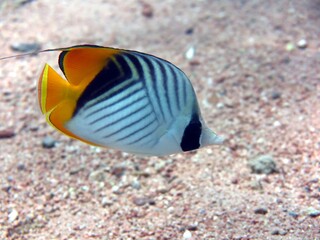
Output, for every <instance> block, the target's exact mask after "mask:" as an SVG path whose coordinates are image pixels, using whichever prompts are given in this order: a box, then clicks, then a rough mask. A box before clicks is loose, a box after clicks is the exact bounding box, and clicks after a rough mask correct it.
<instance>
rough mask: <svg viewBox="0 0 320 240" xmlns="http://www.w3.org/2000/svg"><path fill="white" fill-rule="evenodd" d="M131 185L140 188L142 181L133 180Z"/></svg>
mask: <svg viewBox="0 0 320 240" xmlns="http://www.w3.org/2000/svg"><path fill="white" fill-rule="evenodd" d="M131 187H132V188H133V189H137V190H139V189H140V188H141V184H140V182H139V180H137V179H136V180H133V181H132V182H131Z"/></svg>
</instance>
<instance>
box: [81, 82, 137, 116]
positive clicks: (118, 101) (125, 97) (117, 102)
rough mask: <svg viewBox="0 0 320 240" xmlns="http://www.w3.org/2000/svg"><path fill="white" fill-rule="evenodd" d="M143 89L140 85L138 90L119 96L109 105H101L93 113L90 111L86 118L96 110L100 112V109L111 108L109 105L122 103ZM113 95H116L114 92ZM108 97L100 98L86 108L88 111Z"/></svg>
mask: <svg viewBox="0 0 320 240" xmlns="http://www.w3.org/2000/svg"><path fill="white" fill-rule="evenodd" d="M123 90H125V89H123ZM142 90H143V89H142V87H140V88H138V89H136V90H134V91H132V92H130V93H128V94H127V95H123V96H122V97H121V98H119V99H118V100H117V101H114V102H113V103H110V104H108V105H106V106H103V107H101V108H99V109H97V110H95V111H93V112H92V113H88V114H87V115H86V116H85V118H88V117H90V116H91V114H93V113H96V112H99V111H102V110H103V109H105V108H109V107H112V106H114V105H116V104H120V103H121V102H123V101H124V100H126V99H127V98H128V97H131V96H133V95H135V94H137V93H139V92H140V91H142ZM113 95H114V94H113ZM108 98H109V96H108ZM108 98H104V99H103V100H101V101H100V100H99V101H97V102H94V104H93V105H91V106H89V107H86V108H85V109H86V110H87V111H89V110H90V108H92V107H94V106H95V105H97V104H99V103H102V102H103V101H106V100H107V99H108Z"/></svg>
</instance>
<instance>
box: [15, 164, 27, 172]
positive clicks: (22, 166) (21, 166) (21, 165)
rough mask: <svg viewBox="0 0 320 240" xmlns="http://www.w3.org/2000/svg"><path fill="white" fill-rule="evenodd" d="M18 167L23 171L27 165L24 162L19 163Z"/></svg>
mask: <svg viewBox="0 0 320 240" xmlns="http://www.w3.org/2000/svg"><path fill="white" fill-rule="evenodd" d="M17 169H18V170H19V171H23V170H25V169H26V165H24V164H23V163H18V165H17Z"/></svg>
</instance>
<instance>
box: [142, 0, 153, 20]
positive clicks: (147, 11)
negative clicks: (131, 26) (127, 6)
mask: <svg viewBox="0 0 320 240" xmlns="http://www.w3.org/2000/svg"><path fill="white" fill-rule="evenodd" d="M142 15H143V16H145V17H146V18H152V17H153V7H152V6H151V5H150V4H148V3H143V6H142Z"/></svg>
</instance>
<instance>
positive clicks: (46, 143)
mask: <svg viewBox="0 0 320 240" xmlns="http://www.w3.org/2000/svg"><path fill="white" fill-rule="evenodd" d="M55 145H56V140H54V139H53V138H52V137H50V136H46V137H45V138H44V139H42V147H43V148H53V147H54V146H55Z"/></svg>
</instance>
